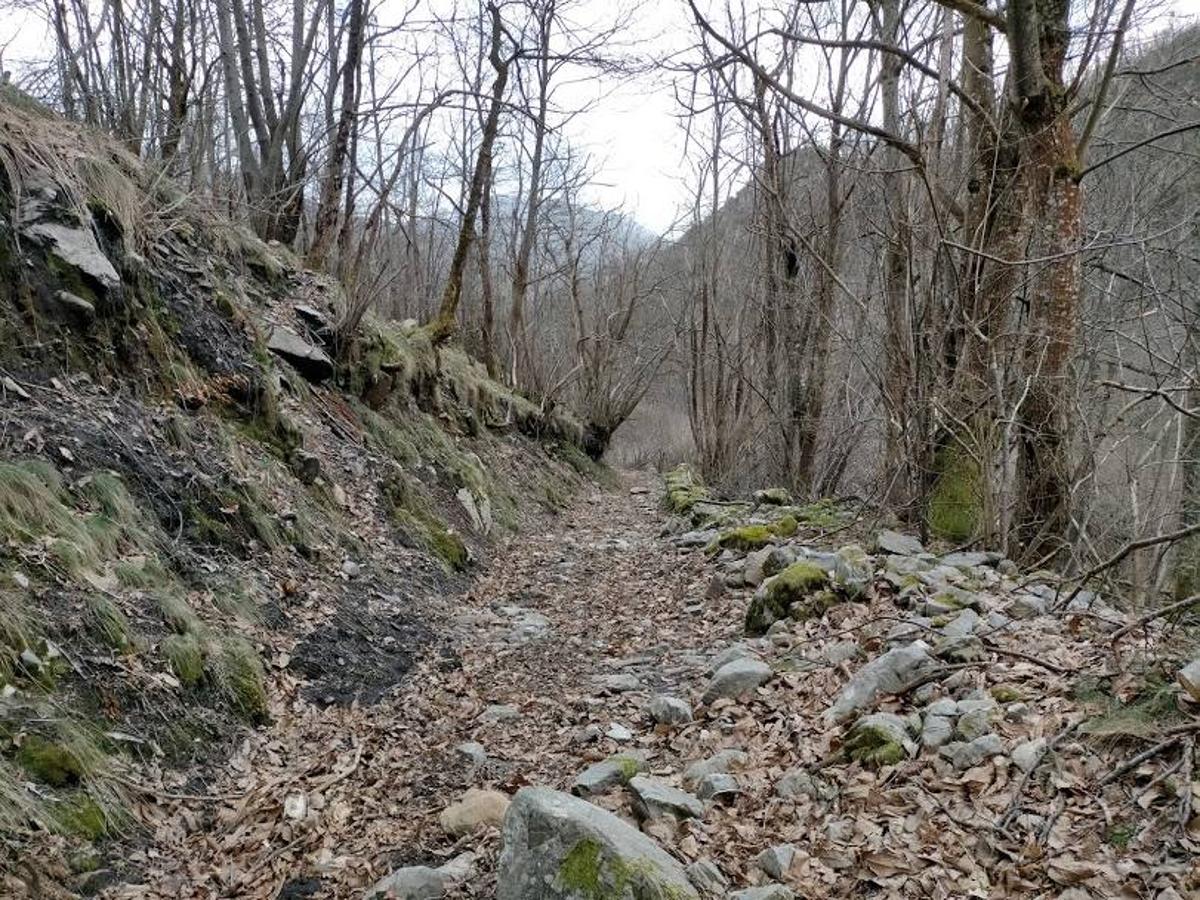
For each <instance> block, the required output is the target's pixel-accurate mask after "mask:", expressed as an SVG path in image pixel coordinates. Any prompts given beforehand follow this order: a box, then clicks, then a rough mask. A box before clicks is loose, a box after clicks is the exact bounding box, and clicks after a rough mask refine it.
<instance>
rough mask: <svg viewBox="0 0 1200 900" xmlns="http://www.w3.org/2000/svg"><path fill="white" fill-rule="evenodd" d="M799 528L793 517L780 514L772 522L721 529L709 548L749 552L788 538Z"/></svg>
mask: <svg viewBox="0 0 1200 900" xmlns="http://www.w3.org/2000/svg"><path fill="white" fill-rule="evenodd" d="M798 528H799V525H798V523H797V522H796V519H795V517H793V516H790V515H789V516H781V517H780V518H778V519H776V520H775V521H774V522H771V523H769V524H765V525H742V526H740V527H738V528H730V529H729V530H727V531H723V532H722V533H721V534H720V535H719V536H718V537H717V539H716V541H714V542H713V546H712V547H711V548H710V549H711V550H712V551H714V552H715V551H717V550H734V551H737V552H739V553H749V552H751V551H752V550H761V549H762V548H763V547H766V546H767V545H768V544H771V543H773V542H774V541H776V540H779V539H780V538H789V537H791V536H792V535H794V534H795V533H796V530H797V529H798Z"/></svg>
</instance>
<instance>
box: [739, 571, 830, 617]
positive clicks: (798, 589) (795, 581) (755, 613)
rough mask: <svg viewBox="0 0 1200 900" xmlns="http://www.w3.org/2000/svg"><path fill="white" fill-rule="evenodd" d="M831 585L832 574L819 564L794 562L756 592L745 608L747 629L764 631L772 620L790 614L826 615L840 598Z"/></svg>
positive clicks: (801, 615)
mask: <svg viewBox="0 0 1200 900" xmlns="http://www.w3.org/2000/svg"><path fill="white" fill-rule="evenodd" d="M828 586H829V575H828V573H827V572H826V571H825V570H824V569H822V568H821V567H820V566H817V565H814V564H813V563H809V562H796V563H792V564H791V565H790V566H788V567H787V568H786V569H784V570H783V571H782V572H780V573H779V574H778V575H776V576H775V577H774V578H773V579H771V581H769V582H767V584H766V585H765V586H764V587H763V588H762V589H761V590H760V591H759V592H758V593H757V594H755V596H754V599H753V600H752V601H751V602H750V608H749V609H748V610H746V632H747V633H748V634H763V633H764V632H766V630H767V629H768V628H770V627H771V624H772V623H773V622H776V621H778V620H779V619H785V618H787V617H788V616H791V617H793V618H799V619H809V618H813V617H815V616H819V615H823V614H824V613H825V611H826V610H827V609H828V608H829V607H830V606H832V605H833V604H834V603H836V602H837V596H836V595H835V594H834V593H833V592H831V591H829V590H827V588H828Z"/></svg>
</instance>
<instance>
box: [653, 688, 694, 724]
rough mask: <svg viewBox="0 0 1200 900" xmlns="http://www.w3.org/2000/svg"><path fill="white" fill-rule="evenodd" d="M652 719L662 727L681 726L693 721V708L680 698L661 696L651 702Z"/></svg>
mask: <svg viewBox="0 0 1200 900" xmlns="http://www.w3.org/2000/svg"><path fill="white" fill-rule="evenodd" d="M649 709H650V717H651V718H652V719H654V721H655V722H658V723H659V724H660V725H681V724H683V723H684V722H690V721H692V707H691V706H689V705H688V703H687V701H685V700H680V699H679V698H678V697H670V696H668V695H666V694H659V695H658V696H657V697H655V698H654V699H653V700H651V701H650V707H649Z"/></svg>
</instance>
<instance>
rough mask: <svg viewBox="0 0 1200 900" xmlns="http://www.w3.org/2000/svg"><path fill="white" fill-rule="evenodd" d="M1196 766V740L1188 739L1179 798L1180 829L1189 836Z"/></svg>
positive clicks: (1184, 751)
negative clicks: (1193, 772)
mask: <svg viewBox="0 0 1200 900" xmlns="http://www.w3.org/2000/svg"><path fill="white" fill-rule="evenodd" d="M1195 764H1196V739H1195V738H1194V737H1193V738H1188V742H1187V745H1186V746H1185V747H1184V748H1183V779H1184V783H1183V790H1182V791H1181V792H1180V793H1181V794H1182V796H1181V797H1180V798H1179V827H1180V828H1181V829H1182V830H1183V833H1184V834H1187V827H1188V822H1190V821H1191V819H1192V770H1193V767H1194V766H1195Z"/></svg>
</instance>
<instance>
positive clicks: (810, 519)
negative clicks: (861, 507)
mask: <svg viewBox="0 0 1200 900" xmlns="http://www.w3.org/2000/svg"><path fill="white" fill-rule="evenodd" d="M793 514H794V515H795V517H796V519H797V521H799V523H800V524H802V525H806V526H808V527H810V528H836V527H837V526H838V525H841V524H843V523H844V522H845V521H846V517H847V514H846V512H845V511H844V510H842V509H841V508H840V507H839V506H838V505H837V503H836V501H834V500H832V499H830V498H828V497H826V498H823V499H821V500H818V501H816V502H815V503H809V504H806V505H805V506H800V507H795V508H794V509H793Z"/></svg>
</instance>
